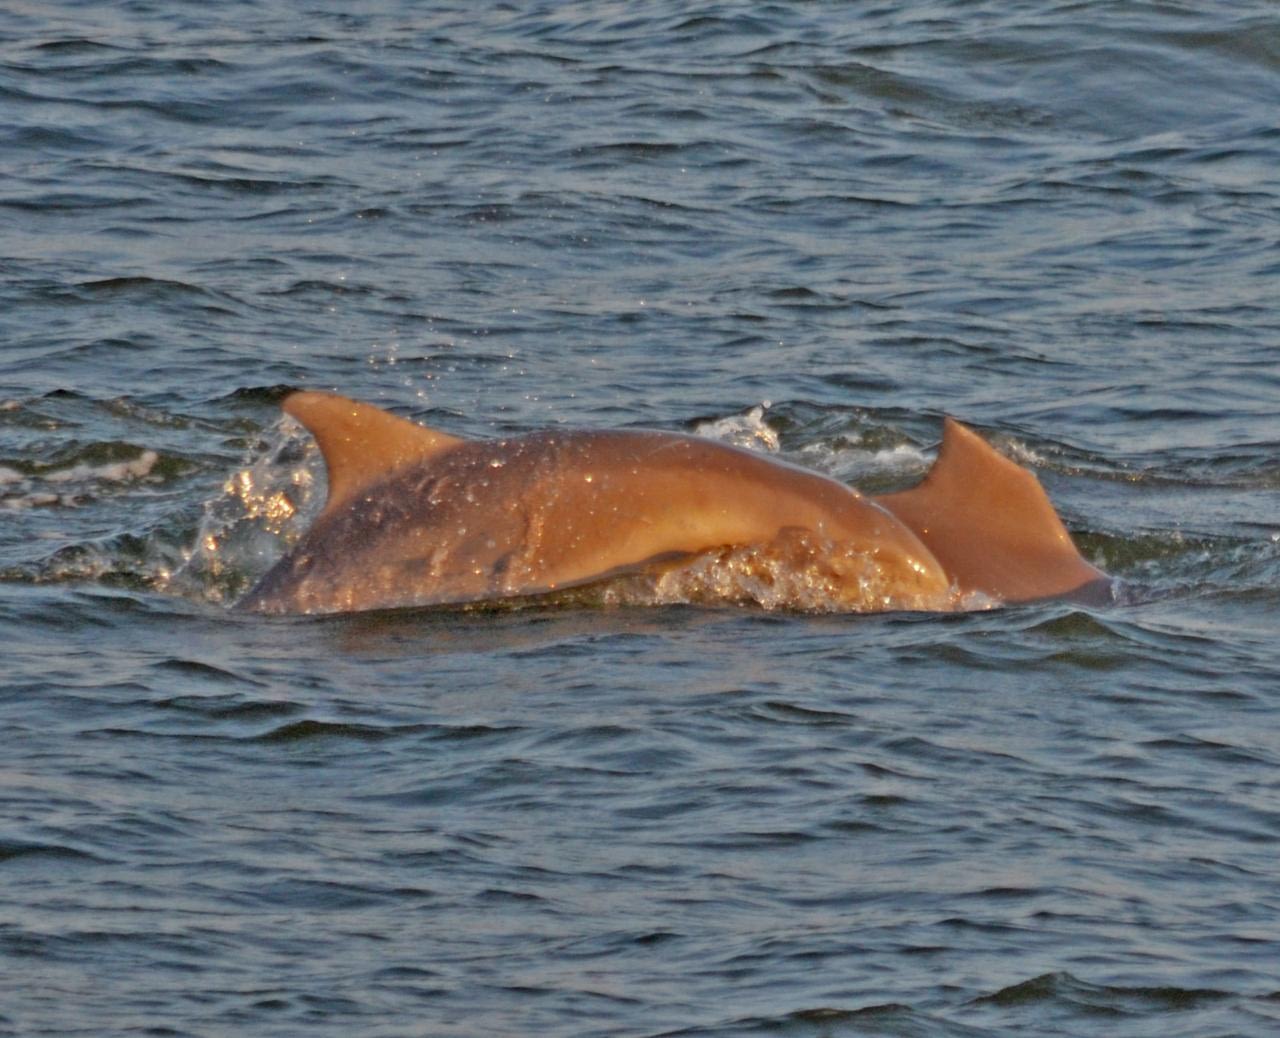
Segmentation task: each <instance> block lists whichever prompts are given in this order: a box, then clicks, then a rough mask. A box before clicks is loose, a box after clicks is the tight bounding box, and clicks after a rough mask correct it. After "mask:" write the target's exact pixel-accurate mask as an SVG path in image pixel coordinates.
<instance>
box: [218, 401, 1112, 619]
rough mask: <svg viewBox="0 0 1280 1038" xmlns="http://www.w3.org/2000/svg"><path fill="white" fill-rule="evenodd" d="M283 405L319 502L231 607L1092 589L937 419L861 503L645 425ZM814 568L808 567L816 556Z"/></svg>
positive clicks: (1021, 491)
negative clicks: (299, 533) (793, 571)
mask: <svg viewBox="0 0 1280 1038" xmlns="http://www.w3.org/2000/svg"><path fill="white" fill-rule="evenodd" d="M283 408H284V410H285V411H286V412H287V413H288V414H290V415H292V416H293V417H294V418H296V419H297V420H298V421H300V422H301V423H302V424H303V425H304V426H305V427H306V429H307V430H308V431H309V432H310V433H311V435H312V436H313V437H314V438H315V440H316V442H317V443H318V445H319V447H320V451H321V454H322V455H323V457H324V461H325V466H326V468H327V472H328V497H327V500H326V502H325V505H324V508H323V510H322V511H321V512H320V514H319V515H318V516H317V518H316V519H315V521H314V522H313V524H312V525H311V527H310V529H309V530H308V531H307V532H306V534H304V535H303V537H302V538H301V540H300V541H299V542H298V543H297V545H296V546H295V547H294V548H293V549H292V550H291V551H289V552H288V553H287V554H286V555H285V556H284V557H283V558H282V559H280V561H279V562H277V563H276V564H275V566H274V567H272V568H271V569H270V570H269V571H268V572H267V573H266V574H265V575H264V576H263V577H262V579H261V580H259V581H258V583H257V584H256V585H255V586H254V587H253V588H252V589H251V590H250V591H249V593H248V594H247V595H246V596H245V597H244V598H243V599H242V600H241V601H240V602H239V603H238V604H237V605H238V608H240V609H245V610H251V611H257V612H262V613H336V612H350V611H356V610H366V609H388V608H399V607H406V606H429V605H463V604H468V603H478V602H488V601H501V600H507V599H513V598H521V597H525V596H533V595H543V594H547V593H552V592H558V591H562V590H564V589H569V588H577V587H582V586H584V585H593V584H596V583H599V582H604V581H608V580H610V579H611V578H615V577H622V576H627V575H636V574H660V573H662V572H667V571H670V570H672V569H673V568H678V567H680V566H682V565H688V564H689V563H690V562H691V560H698V559H701V560H704V562H707V564H708V565H710V566H711V567H712V568H713V569H714V567H715V566H716V565H718V564H720V563H721V562H722V563H723V564H724V565H726V566H738V567H744V566H745V567H747V568H748V569H749V568H750V567H751V566H752V565H755V566H757V567H764V569H765V570H767V573H765V576H766V577H769V579H773V578H776V576H777V573H778V568H779V566H781V567H782V568H784V569H785V568H787V567H789V566H790V567H796V566H799V567H805V566H808V567H810V571H811V572H816V573H819V574H820V577H821V583H822V587H821V589H820V590H821V591H822V592H823V594H824V595H825V596H826V597H827V598H828V599H829V600H830V601H829V603H828V605H829V606H830V607H834V608H848V609H850V610H853V611H871V610H882V609H893V610H899V609H923V610H937V611H948V610H953V609H957V608H965V607H966V603H972V602H974V601H975V598H974V596H975V595H976V596H978V599H977V600H978V601H982V602H984V603H985V604H990V603H991V602H995V603H1005V602H1027V601H1032V600H1036V599H1043V598H1051V597H1056V596H1065V595H1071V594H1076V593H1080V592H1082V591H1084V592H1088V591H1089V590H1090V589H1096V588H1099V587H1105V586H1106V584H1107V581H1108V578H1107V576H1106V575H1105V574H1104V573H1103V572H1102V571H1101V570H1099V569H1097V568H1096V567H1094V566H1093V565H1091V564H1090V563H1089V562H1087V561H1085V559H1084V558H1083V557H1082V556H1081V555H1080V553H1079V551H1078V550H1077V549H1076V547H1075V545H1074V544H1073V543H1072V541H1071V537H1070V535H1069V534H1068V532H1067V530H1066V528H1065V527H1064V526H1063V524H1062V521H1061V520H1060V519H1059V518H1058V515H1057V513H1056V512H1055V511H1054V509H1053V506H1052V504H1050V502H1049V499H1048V497H1047V496H1046V495H1045V493H1044V491H1043V489H1042V488H1041V487H1040V484H1039V482H1038V481H1037V480H1036V478H1035V476H1034V475H1032V474H1031V473H1030V472H1029V471H1027V470H1026V469H1023V468H1021V467H1019V466H1018V465H1016V464H1015V463H1014V462H1012V461H1010V460H1008V459H1007V458H1005V457H1003V456H1002V455H1001V454H999V453H998V452H996V451H995V450H994V449H993V448H992V447H990V446H989V445H988V444H987V443H986V442H985V441H984V440H983V439H982V438H981V437H979V436H978V435H977V434H975V433H974V432H972V431H971V430H970V429H968V428H966V427H965V426H963V425H961V424H960V423H959V422H956V421H954V420H953V419H950V418H948V419H947V420H946V422H945V425H944V428H943V437H942V445H941V448H940V450H939V453H938V457H937V460H936V462H935V463H934V465H933V467H932V469H931V470H930V471H929V473H928V474H927V475H926V477H925V478H924V480H923V481H922V482H920V483H919V484H918V485H917V486H915V487H913V488H912V489H909V490H904V491H900V492H898V493H891V494H884V495H881V496H877V497H868V496H865V495H863V494H860V493H859V492H858V491H857V490H854V489H852V488H851V487H848V486H846V485H845V484H843V483H841V482H839V481H837V480H834V479H831V478H828V477H826V476H823V475H820V474H818V473H815V472H810V471H807V470H805V469H802V468H798V467H796V466H794V465H791V464H788V463H786V462H783V461H778V460H776V459H773V458H770V457H766V456H764V455H761V454H759V453H756V452H753V451H748V450H743V449H740V448H737V447H732V446H729V445H726V444H723V443H717V442H715V441H712V440H708V439H704V438H701V437H698V436H691V435H684V434H680V433H672V432H661V431H650V430H612V431H605V430H601V431H586V430H560V429H555V430H548V431H542V432H535V433H531V434H528V435H524V436H514V437H506V438H501V439H479V440H475V439H461V438H459V437H455V436H451V435H449V434H447V433H444V432H440V431H438V430H435V429H430V428H427V427H425V426H422V425H418V424H416V423H414V422H411V421H408V420H406V419H404V418H399V417H397V416H395V415H393V414H390V413H388V412H386V411H384V410H381V409H380V408H377V407H374V406H372V405H370V404H365V403H360V402H357V401H355V400H349V399H347V398H345V397H342V396H338V395H336V394H333V393H324V392H310V391H302V392H294V393H292V394H291V395H289V396H288V397H287V398H286V399H285V400H284V403H283ZM815 563H816V565H817V569H813V567H814V565H815Z"/></svg>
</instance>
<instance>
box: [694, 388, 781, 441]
mask: <svg viewBox="0 0 1280 1038" xmlns="http://www.w3.org/2000/svg"><path fill="white" fill-rule="evenodd" d="M770 406H771V404H770V403H769V401H768V400H765V401H763V402H762V403H760V404H758V405H756V406H755V407H753V408H751V410H749V411H746V412H745V413H743V414H732V415H727V416H726V417H724V418H714V419H711V420H710V421H706V422H699V423H698V424H697V425H696V426H695V427H694V430H693V431H694V432H696V433H697V434H698V435H699V436H705V437H707V438H708V439H711V440H720V441H721V442H722V443H730V444H732V445H733V446H735V447H746V448H748V449H750V450H763V451H767V452H768V453H770V454H774V453H777V450H778V433H777V431H776V430H774V429H773V428H772V427H770V425H769V423H768V422H766V421H765V420H764V413H765V411H767V410H768V409H769V407H770Z"/></svg>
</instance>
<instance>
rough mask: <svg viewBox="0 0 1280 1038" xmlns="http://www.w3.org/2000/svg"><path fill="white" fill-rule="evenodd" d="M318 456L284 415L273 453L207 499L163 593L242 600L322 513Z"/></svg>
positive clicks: (269, 449)
mask: <svg viewBox="0 0 1280 1038" xmlns="http://www.w3.org/2000/svg"><path fill="white" fill-rule="evenodd" d="M318 454H319V452H318V450H317V449H316V447H315V444H314V442H313V441H312V440H311V438H310V437H309V436H306V435H305V434H304V433H303V431H302V428H301V426H299V425H298V424H297V423H296V422H294V421H293V420H292V419H290V418H285V419H282V420H281V422H280V424H279V426H278V427H277V428H276V430H275V431H274V433H273V434H272V435H271V439H270V440H269V442H268V444H267V447H266V450H265V452H264V453H262V454H261V456H259V457H257V459H256V460H254V461H252V462H251V463H249V464H247V465H246V467H244V468H242V469H240V470H239V471H237V472H235V473H234V474H232V475H231V476H230V477H229V478H228V479H227V480H226V481H225V482H224V483H223V485H222V490H221V493H219V494H217V495H216V496H215V497H213V498H212V499H211V500H209V501H207V502H206V503H205V506H204V514H203V516H202V518H201V520H200V524H199V528H198V530H197V532H196V537H195V543H194V544H193V546H192V547H191V548H190V549H189V550H188V551H187V552H186V554H185V558H184V561H183V562H182V564H181V565H180V566H178V567H177V568H176V569H175V570H174V571H173V572H172V574H169V575H168V579H167V580H166V581H164V582H163V583H164V587H163V588H162V590H169V591H174V592H176V593H179V594H188V595H192V596H194V597H199V598H203V599H206V600H207V601H211V602H217V603H220V604H224V605H225V604H229V603H231V602H234V601H235V600H236V599H237V598H239V597H240V595H241V594H243V593H244V591H245V590H247V589H248V587H249V585H250V584H251V583H252V582H253V581H254V580H255V579H257V577H258V576H260V575H261V574H262V573H263V572H265V571H266V569H267V568H268V567H269V566H270V564H271V563H272V562H274V561H275V559H276V558H278V557H279V556H280V555H281V554H283V553H284V552H285V551H287V550H288V549H289V548H290V547H292V545H293V544H294V543H296V542H297V540H298V539H299V538H300V537H301V536H302V534H303V532H304V531H305V530H306V527H307V525H308V524H309V522H310V520H311V518H312V517H313V516H314V513H315V512H317V511H318V510H319V506H320V503H321V497H322V494H321V493H320V492H319V491H320V489H321V488H322V487H323V481H317V479H316V477H315V475H314V472H315V470H316V468H317V466H318V461H317V458H318ZM317 482H319V483H320V487H317Z"/></svg>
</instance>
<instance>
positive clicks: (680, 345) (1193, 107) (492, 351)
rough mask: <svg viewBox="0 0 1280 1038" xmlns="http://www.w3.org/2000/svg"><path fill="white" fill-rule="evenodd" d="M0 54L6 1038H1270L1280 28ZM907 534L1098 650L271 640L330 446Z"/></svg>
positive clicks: (1011, 616)
mask: <svg viewBox="0 0 1280 1038" xmlns="http://www.w3.org/2000/svg"><path fill="white" fill-rule="evenodd" d="M350 6H351V5H337V4H332V5H327V4H319V3H316V4H310V5H301V4H298V5H287V6H286V5H257V4H250V3H228V4H171V5H163V6H161V5H151V4H147V3H140V2H125V0H117V2H112V3H83V4H75V3H64V4H54V5H46V4H19V5H9V6H8V7H6V8H5V9H4V10H3V11H0V174H2V177H0V646H2V648H0V725H2V727H0V732H3V738H2V739H0V1033H2V1034H13V1035H22V1036H27V1035H41V1034H46V1035H76V1034H84V1035H95V1036H97V1035H113V1036H114V1035H142V1034H154V1035H202V1036H203V1035H210V1036H213V1035H218V1036H221V1035H242V1034H281V1035H283V1034H301V1033H306V1034H312V1035H314V1034H333V1035H351V1034H360V1035H370V1036H392V1035H396V1036H401V1035H459V1036H470V1035H482V1034H483V1035H494V1034H503V1035H529V1034H538V1035H565V1036H582V1035H637V1036H656V1035H699V1036H702V1035H735V1036H736V1035H741V1034H760V1035H773V1034H779V1033H787V1034H798V1035H814V1036H819V1035H822V1036H825V1035H837V1034H840V1035H843V1034H883V1035H930V1036H933V1035H965V1036H968V1035H975V1034H1010V1035H1012V1034H1018V1035H1027V1034H1045V1035H1049V1034H1053V1035H1057V1034H1072V1035H1094V1034H1102V1033H1105V1034H1108V1035H1159V1036H1160V1038H1172V1036H1181V1035H1186V1036H1202V1035H1206V1034H1231V1035H1259V1036H1262V1035H1271V1034H1273V1033H1274V1032H1275V1030H1276V1027H1277V1025H1278V1023H1280V966H1278V965H1277V963H1280V865H1278V864H1277V861H1280V854H1278V853H1277V851H1278V846H1280V779H1278V778H1277V775H1278V774H1280V770H1278V768H1280V734H1277V733H1278V732H1280V699H1278V697H1280V648H1277V643H1278V641H1280V639H1278V637H1277V635H1280V460H1278V459H1280V419H1278V418H1277V416H1276V415H1277V405H1278V403H1280V312H1278V311H1277V309H1276V302H1275V301H1276V297H1277V288H1278V287H1280V173H1277V171H1278V170H1280V130H1278V129H1277V122H1276V113H1277V112H1280V18H1278V17H1277V15H1276V13H1275V10H1274V8H1273V6H1272V5H1271V4H1269V3H1263V2H1255V3H1249V2H1240V3H1230V4H1228V3H1211V4H1183V3H1176V2H1166V3H1145V4H1113V3H1108V2H1103V0H1085V2H1080V3H1071V4H1067V3H1053V2H1032V3H1023V4H994V3H993V4H988V3H980V2H959V0H955V2H934V3H924V4H903V5H897V6H873V5H848V6H836V5H811V4H799V3H783V4H729V3H726V4H709V5H705V6H703V7H700V8H697V9H688V8H685V7H681V6H679V5H675V4H671V3H669V2H666V0H655V2H652V3H642V4H627V5H590V4H584V5H554V4H545V5H542V4H533V3H530V4H508V5H500V6H492V7H481V8H480V9H478V10H477V9H473V8H472V7H470V6H461V5H460V6H458V7H456V8H450V7H447V6H443V5H433V6H431V7H424V6H422V5H413V4H409V3H405V2H403V0H389V2H386V3H380V4H372V5H356V6H357V7H358V9H357V10H349V9H348V8H349V7H350ZM290 386H307V387H315V388H328V389H336V390H339V391H341V392H343V393H346V394H348V395H351V396H356V397H359V398H362V399H367V400H370V401H373V402H375V403H378V404H380V405H382V406H386V407H390V408H392V409H393V410H395V411H397V412H398V413H401V414H406V415H409V416H412V417H415V418H418V419H421V420H423V421H428V422H431V423H433V424H436V425H438V426H440V427H442V428H445V429H447V430H449V431H452V432H455V433H458V434H461V435H491V434H495V433H506V432H512V431H523V430H528V429H532V428H536V427H539V426H543V425H547V424H557V423H565V424H572V425H595V426H603V427H621V426H632V425H648V426H658V427H661V428H669V429H685V430H696V431H700V432H703V433H705V434H707V435H712V436H716V437H718V438H722V439H726V440H730V441H733V442H744V443H748V444H751V445H753V446H756V447H758V448H759V449H762V450H777V451H779V452H780V454H781V455H782V456H783V457H786V458H788V459H790V460H793V461H796V462H798V463H800V464H805V465H809V466H812V467H815V468H818V469H820V470H822V471H825V472H829V473H832V474H834V475H837V476H839V477H841V478H844V479H847V480H849V481H851V482H855V483H857V484H858V485H859V486H862V487H865V488H868V489H871V490H883V489H887V488H890V487H894V486H900V485H903V484H909V483H911V482H913V481H914V480H915V479H917V478H918V477H919V475H920V474H921V473H922V472H923V471H924V470H925V468H926V467H927V465H928V463H929V459H930V458H931V457H932V453H933V450H934V448H935V446H936V440H937V436H938V432H939V419H940V417H941V416H942V415H943V414H954V415H956V416H957V417H959V418H961V419H963V420H965V421H967V422H969V423H971V424H972V425H974V426H975V427H976V428H978V429H979V430H980V431H981V432H982V433H983V434H984V435H985V436H987V437H988V438H989V439H990V440H991V441H992V442H994V443H995V444H996V445H997V446H999V447H1000V448H1001V449H1002V450H1004V451H1005V452H1006V453H1008V454H1009V455H1010V456H1012V457H1014V458H1015V459H1017V460H1019V461H1020V462H1022V463H1023V464H1026V465H1028V466H1029V467H1031V468H1032V469H1033V470H1034V471H1036V473H1037V475H1038V476H1039V477H1040V479H1041V481H1042V482H1043V483H1044V485H1045V486H1046V488H1047V489H1048V490H1049V492H1050V494H1051V496H1052V497H1053V499H1054V501H1055V503H1056V504H1057V505H1058V506H1059V508H1060V509H1061V511H1062V512H1063V515H1064V517H1065V519H1066V521H1067V523H1068V525H1069V526H1070V527H1071V529H1072V530H1073V531H1074V532H1075V534H1076V536H1077V539H1078V541H1079V543H1080V544H1081V546H1082V548H1083V550H1084V552H1085V554H1086V555H1087V556H1088V557H1089V558H1090V559H1092V560H1094V561H1096V562H1097V563H1099V564H1100V565H1103V566H1104V567H1106V568H1107V569H1108V570H1110V571H1111V572H1113V573H1115V574H1117V575H1118V576H1119V577H1120V587H1119V592H1118V595H1117V601H1116V602H1114V603H1112V604H1109V605H1103V606H1081V605H1072V604H1067V603H1055V604H1046V605H1036V606H1024V607H1018V608H1009V609H1003V610H995V611H990V612H982V613H971V614H963V615H948V616H930V615H901V614H899V615H880V616H854V615H849V616H831V615H812V614H809V613H805V612H797V611H793V610H786V609H780V610H779V609H773V610H770V609H763V608H736V607H733V608H730V607H724V608H714V607H693V606H686V605H680V604H678V603H676V604H669V605H661V606H652V607H642V606H631V607H607V606H600V605H596V606H594V607H591V608H586V607H573V606H565V605H561V606H554V605H540V606H537V607H533V608H529V609H524V610H510V609H506V610H500V611H488V612H485V611H471V612H465V611H447V610H446V611H426V612H410V613H403V614H400V613H397V614H377V615H366V616H351V617H337V618H331V619H325V620H315V619H264V618H260V617H248V616H244V615H240V614H236V613H232V612H229V611H228V606H229V605H230V604H231V603H233V602H234V601H235V599H236V597H237V596H238V595H239V594H241V593H242V592H243V590H244V589H245V588H246V587H247V586H248V584H249V583H250V582H251V581H252V580H253V579H254V578H255V577H256V576H257V575H258V574H260V573H262V572H263V571H264V570H265V569H266V568H267V567H268V566H269V565H270V563H271V561H272V560H273V559H274V558H276V557H278V555H279V554H280V552H281V551H282V550H283V548H284V545H285V544H287V543H288V542H289V541H290V540H291V539H292V538H295V537H296V536H297V535H298V531H299V530H300V529H301V528H302V527H303V526H305V521H306V517H307V516H308V515H309V514H311V513H313V512H314V510H315V508H316V506H317V504H318V501H319V498H320V496H321V492H322V487H323V481H322V473H321V469H320V466H319V463H318V459H317V458H316V456H315V452H314V449H313V448H312V447H311V446H310V444H309V442H308V441H307V439H306V437H305V436H304V435H302V434H301V433H300V432H299V430H297V429H296V428H295V427H291V426H288V425H285V424H282V423H281V422H280V419H279V410H278V406H277V405H278V401H279V399H280V397H281V395H282V394H283V392H284V391H285V387H290Z"/></svg>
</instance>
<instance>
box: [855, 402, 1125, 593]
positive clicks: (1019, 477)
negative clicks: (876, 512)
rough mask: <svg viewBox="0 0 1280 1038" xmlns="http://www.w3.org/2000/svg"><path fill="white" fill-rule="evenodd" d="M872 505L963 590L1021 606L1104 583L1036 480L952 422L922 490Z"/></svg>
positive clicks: (890, 496) (882, 498) (887, 497)
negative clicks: (886, 512)
mask: <svg viewBox="0 0 1280 1038" xmlns="http://www.w3.org/2000/svg"><path fill="white" fill-rule="evenodd" d="M875 500H876V501H877V502H878V503H879V504H881V505H883V506H884V507H885V508H887V509H889V511H891V512H892V513H893V514H894V515H896V516H897V517H898V518H899V519H901V520H902V521H903V522H904V523H906V525H907V526H908V527H910V528H911V529H912V531H914V533H915V534H916V536H918V537H919V538H920V539H921V540H922V541H924V543H925V545H926V546H927V547H928V548H929V550H930V551H932V552H933V554H934V555H935V556H936V557H937V559H938V561H939V562H940V563H941V564H942V567H943V569H945V570H946V571H947V573H948V574H949V575H950V576H951V579H952V580H953V581H954V582H955V584H956V586H957V587H958V588H959V589H960V590H961V591H981V592H984V593H986V594H988V595H992V596H994V597H996V598H999V599H1001V600H1003V601H1006V602H1026V601H1031V600H1033V599H1037V598H1048V597H1051V596H1053V595H1063V594H1066V593H1068V592H1070V591H1074V590H1076V589H1077V588H1081V587H1083V586H1084V585H1086V584H1091V583H1093V582H1095V581H1099V580H1105V579H1106V575H1105V574H1104V573H1102V571H1101V570H1099V569H1097V568H1096V567H1094V566H1091V565H1090V564H1089V563H1088V562H1086V561H1085V560H1084V558H1083V557H1082V556H1081V555H1080V553H1079V551H1077V550H1076V546H1075V545H1074V544H1073V543H1072V542H1071V536H1070V534H1068V533H1067V528H1066V527H1065V526H1063V525H1062V520H1061V519H1059V518H1058V514H1057V513H1056V512H1055V511H1054V510H1053V505H1052V504H1050V503H1049V498H1048V497H1047V496H1046V495H1045V492H1044V490H1043V488H1042V487H1041V486H1040V482H1039V481H1038V480H1037V479H1036V477H1035V476H1034V475H1032V474H1031V473H1030V472H1029V471H1027V470H1026V469H1024V468H1021V467H1020V466H1018V465H1016V464H1014V463H1013V462H1012V461H1010V460H1009V459H1008V458H1006V457H1004V456H1003V455H1001V454H999V453H998V452H997V451H996V450H995V449H994V448H992V447H991V446H990V445H989V444H988V443H987V442H986V441H985V440H983V439H982V438H981V437H980V436H978V435H977V434H976V433H974V432H973V431H972V430H970V429H967V428H965V426H963V425H961V424H960V423H959V422H957V421H955V420H954V419H951V418H948V419H947V420H946V424H945V425H944V427H943V433H942V447H941V448H940V449H939V451H938V460H937V461H936V462H934V465H933V468H932V469H930V470H929V474H928V475H927V476H925V478H924V480H923V481H922V482H921V483H920V485H919V486H917V487H915V488H913V489H911V490H904V491H901V492H899V493H896V494H885V495H882V496H880V497H877V498H876V499H875Z"/></svg>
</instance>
